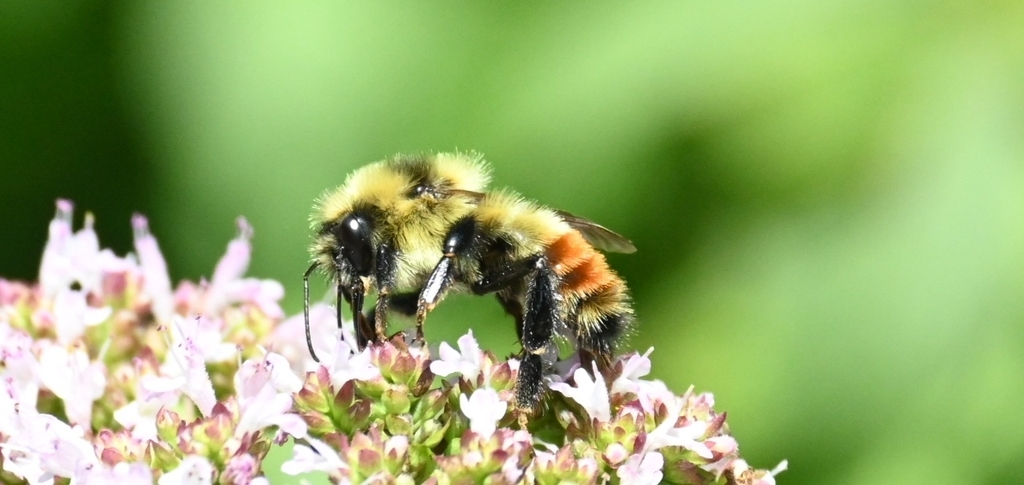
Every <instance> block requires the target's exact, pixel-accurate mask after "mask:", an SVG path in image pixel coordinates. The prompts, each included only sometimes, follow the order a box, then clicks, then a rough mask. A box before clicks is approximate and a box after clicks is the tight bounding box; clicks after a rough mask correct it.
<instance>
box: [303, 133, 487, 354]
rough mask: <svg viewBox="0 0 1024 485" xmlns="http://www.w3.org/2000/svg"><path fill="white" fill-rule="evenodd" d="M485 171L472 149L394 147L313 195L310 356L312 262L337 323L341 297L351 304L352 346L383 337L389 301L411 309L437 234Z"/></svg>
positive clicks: (436, 249)
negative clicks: (368, 302)
mask: <svg viewBox="0 0 1024 485" xmlns="http://www.w3.org/2000/svg"><path fill="white" fill-rule="evenodd" d="M489 179H490V176H489V173H488V170H487V167H486V165H484V163H483V161H482V158H481V157H480V156H479V155H476V154H445V153H439V154H437V155H432V156H402V155H398V156H395V157H392V158H390V159H387V160H383V161H380V162H376V163H372V164H370V165H367V166H364V167H362V168H360V169H358V170H356V171H355V172H353V173H352V174H350V175H349V176H348V178H347V179H346V180H345V183H344V184H342V185H341V186H340V187H338V188H337V189H335V190H333V191H330V192H327V193H326V194H324V195H323V196H322V197H321V198H320V199H319V201H318V202H317V204H316V206H315V207H314V212H313V214H312V215H311V216H310V222H311V225H312V229H313V233H314V237H313V243H312V246H311V247H310V252H311V254H312V258H313V262H312V264H311V265H310V267H309V269H307V270H306V273H305V275H304V276H303V293H304V297H305V308H304V310H305V312H304V313H305V316H306V344H307V345H308V346H309V351H310V355H312V357H313V359H314V360H317V361H319V360H318V359H317V357H316V354H315V353H314V352H313V344H312V341H311V338H310V334H309V277H310V275H311V274H312V273H313V272H314V271H316V270H317V269H319V270H321V271H323V272H324V273H326V274H327V276H328V277H329V278H330V279H331V280H333V282H334V283H335V284H336V287H337V301H336V308H337V312H338V326H339V327H340V326H341V300H342V299H344V300H345V301H346V302H348V303H349V304H350V305H351V307H352V318H353V321H354V322H355V325H356V337H357V341H358V344H359V346H360V347H363V346H365V345H366V344H367V342H369V341H383V340H384V339H385V336H384V333H385V331H386V321H385V315H386V313H387V311H388V307H389V305H390V306H391V307H392V310H394V311H398V312H400V313H404V314H407V315H412V314H414V313H415V311H416V300H417V298H418V296H419V291H420V288H422V286H423V283H424V282H425V281H426V277H427V276H428V275H429V274H430V271H431V270H432V269H433V267H434V265H435V264H436V263H437V261H438V258H440V257H441V249H440V246H439V243H438V241H441V240H442V239H443V238H444V236H445V235H446V234H447V233H448V230H449V229H450V228H451V226H452V225H453V224H455V222H456V221H458V220H459V219H460V218H462V217H465V216H466V214H468V213H469V212H470V211H471V210H472V209H473V208H474V207H475V206H476V199H475V197H476V196H475V195H472V194H476V193H479V192H480V191H481V190H484V188H485V187H486V186H487V183H488V181H489ZM369 291H376V293H377V303H376V307H375V309H374V317H373V319H372V320H373V325H371V324H370V323H369V322H368V320H369V319H367V318H365V317H364V316H363V315H362V309H363V298H364V296H365V294H366V293H367V292H369ZM417 338H418V339H420V340H422V338H423V329H422V326H421V325H418V326H417Z"/></svg>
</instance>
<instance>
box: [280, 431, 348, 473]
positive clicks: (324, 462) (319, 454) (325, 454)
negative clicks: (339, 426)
mask: <svg viewBox="0 0 1024 485" xmlns="http://www.w3.org/2000/svg"><path fill="white" fill-rule="evenodd" d="M305 441H306V443H307V444H308V446H307V445H303V444H298V443H296V444H295V447H294V448H293V449H292V458H291V459H290V460H288V461H286V462H284V463H283V464H281V471H282V472H284V473H286V474H288V475H292V476H295V475H301V474H303V473H309V472H315V471H320V472H327V473H330V474H332V475H333V474H336V473H338V472H348V471H349V470H350V468H349V466H348V464H347V463H345V460H342V459H341V456H339V455H338V452H337V451H335V450H334V448H332V447H330V446H329V445H328V444H327V443H324V442H323V441H320V440H318V439H316V438H309V437H307V438H306V440H305Z"/></svg>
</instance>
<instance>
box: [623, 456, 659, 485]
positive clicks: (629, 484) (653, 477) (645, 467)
mask: <svg viewBox="0 0 1024 485" xmlns="http://www.w3.org/2000/svg"><path fill="white" fill-rule="evenodd" d="M663 466H665V457H664V456H662V455H661V453H658V452H657V451H652V452H649V453H645V454H643V455H642V456H641V455H633V456H630V457H629V458H628V459H626V463H623V464H622V466H620V467H619V469H618V470H616V471H615V475H616V476H618V477H619V480H620V481H619V483H621V484H622V485H647V484H651V485H654V484H658V483H661V478H662V473H661V468H662V467H663Z"/></svg>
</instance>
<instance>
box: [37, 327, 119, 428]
mask: <svg viewBox="0 0 1024 485" xmlns="http://www.w3.org/2000/svg"><path fill="white" fill-rule="evenodd" d="M39 368H40V378H41V380H42V383H43V385H44V386H46V388H47V389H49V390H50V391H52V392H53V393H54V394H56V395H57V397H59V398H61V399H62V400H63V401H64V410H65V413H66V414H67V417H68V421H70V422H71V423H72V424H81V425H83V426H88V425H89V423H90V421H91V420H92V403H93V401H95V400H97V399H99V398H100V397H102V396H103V390H104V387H105V386H106V384H107V379H106V374H105V371H104V368H103V364H100V363H95V364H94V363H91V362H90V361H89V355H88V354H86V353H85V351H84V350H82V349H74V350H72V351H71V352H68V351H67V350H65V349H64V347H62V346H59V345H50V346H47V347H45V348H44V349H43V351H42V354H41V355H40V356H39Z"/></svg>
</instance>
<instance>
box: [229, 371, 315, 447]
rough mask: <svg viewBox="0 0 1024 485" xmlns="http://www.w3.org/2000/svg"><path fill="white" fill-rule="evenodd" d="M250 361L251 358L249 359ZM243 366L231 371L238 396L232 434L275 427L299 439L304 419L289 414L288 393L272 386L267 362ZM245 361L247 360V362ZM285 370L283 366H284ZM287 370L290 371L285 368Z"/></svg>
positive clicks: (304, 430) (239, 436)
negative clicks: (234, 425) (235, 423)
mask: <svg viewBox="0 0 1024 485" xmlns="http://www.w3.org/2000/svg"><path fill="white" fill-rule="evenodd" d="M249 362H253V361H251V360H250V361H249ZM263 362H264V363H263V364H260V363H258V361H257V363H256V364H250V365H248V366H246V365H244V364H243V366H242V367H241V368H240V369H239V371H238V372H237V373H236V374H235V386H236V387H235V388H236V390H237V392H238V393H239V395H238V406H239V413H240V417H239V419H238V425H237V426H236V427H235V437H236V438H239V439H240V438H242V437H243V436H245V434H246V433H251V432H254V431H258V430H261V429H263V428H266V427H267V426H277V427H279V428H281V430H282V431H284V432H286V433H288V434H290V435H292V436H295V437H298V438H302V437H305V436H306V422H305V421H303V420H302V418H301V417H299V415H297V414H295V413H291V412H289V411H291V410H292V397H291V393H290V392H287V391H286V392H281V391H279V390H277V389H275V387H274V380H273V379H272V372H271V369H270V367H272V366H273V364H269V362H267V361H263ZM247 363H248V362H247ZM285 369H286V370H287V367H285ZM288 372H291V371H288Z"/></svg>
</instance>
